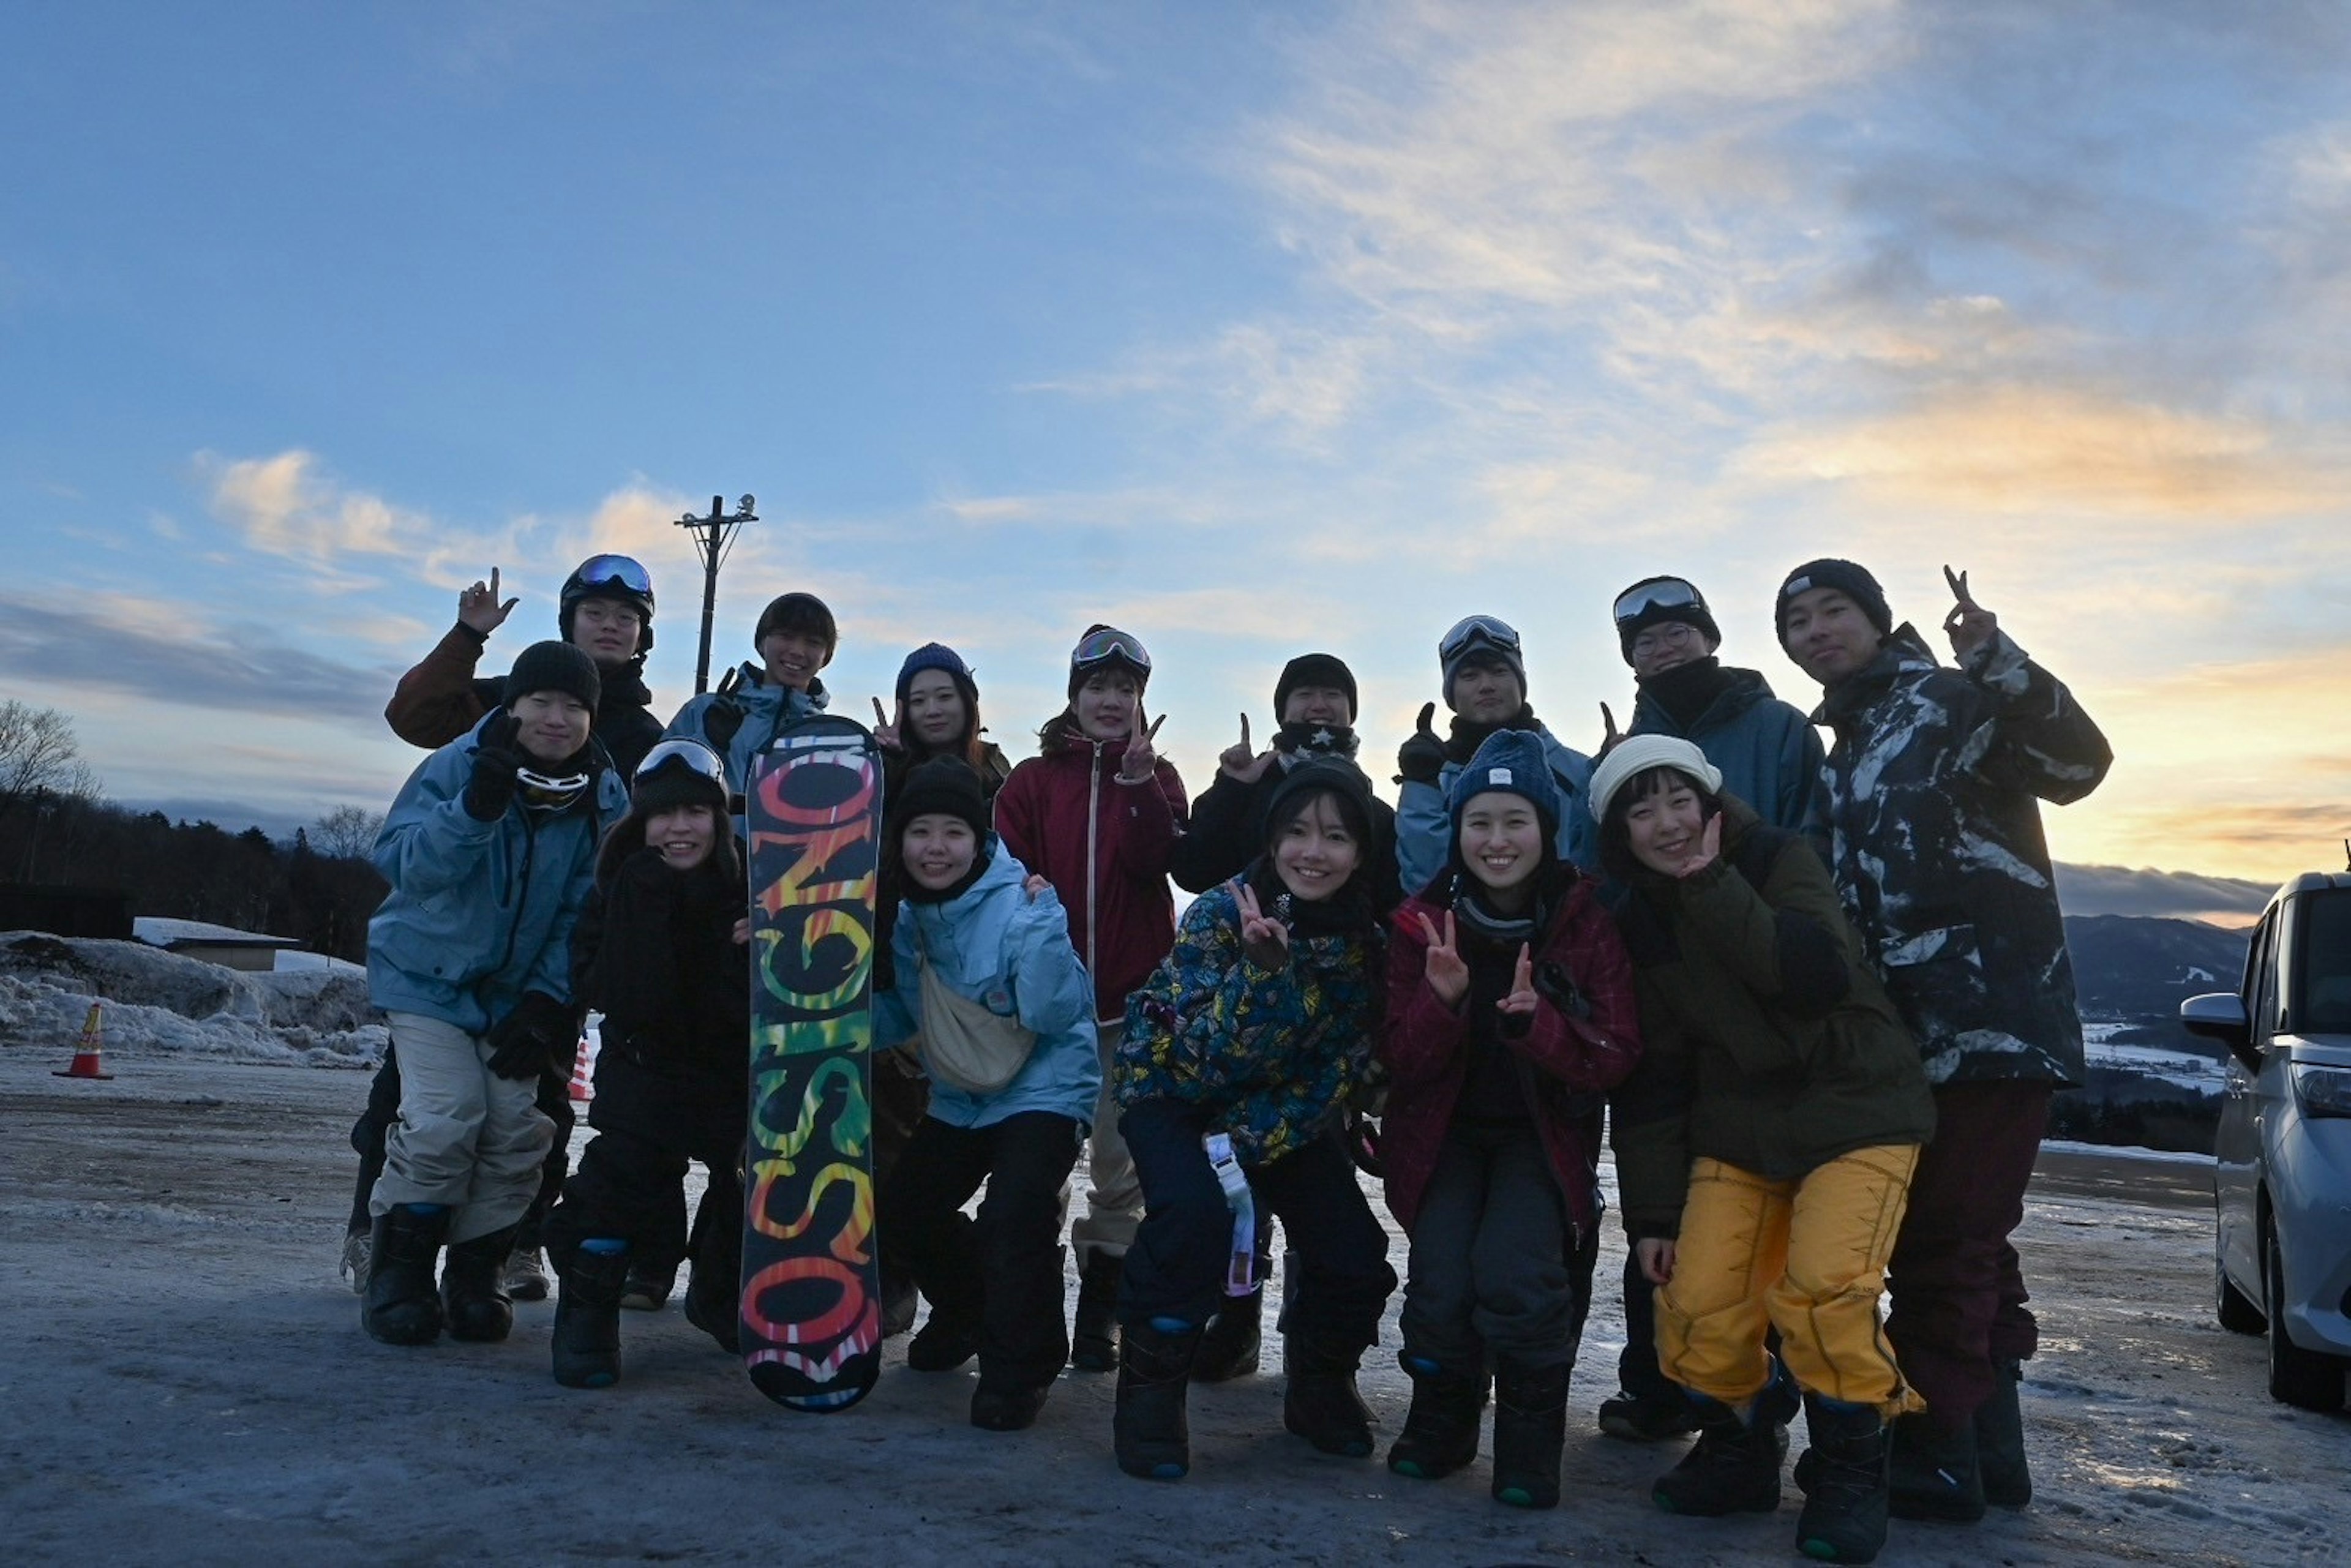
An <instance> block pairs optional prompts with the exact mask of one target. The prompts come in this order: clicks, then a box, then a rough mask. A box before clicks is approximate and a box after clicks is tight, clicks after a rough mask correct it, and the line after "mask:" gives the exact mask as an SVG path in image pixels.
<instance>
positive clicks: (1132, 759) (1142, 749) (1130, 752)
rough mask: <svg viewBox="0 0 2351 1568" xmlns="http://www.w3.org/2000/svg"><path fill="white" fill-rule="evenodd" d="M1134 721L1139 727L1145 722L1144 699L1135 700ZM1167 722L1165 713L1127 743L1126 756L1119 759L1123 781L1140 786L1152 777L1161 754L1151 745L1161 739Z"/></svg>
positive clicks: (1120, 775) (1119, 773)
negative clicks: (1160, 733) (1161, 731)
mask: <svg viewBox="0 0 2351 1568" xmlns="http://www.w3.org/2000/svg"><path fill="white" fill-rule="evenodd" d="M1134 719H1135V723H1137V724H1138V725H1139V724H1141V723H1142V722H1143V699H1141V698H1140V697H1138V698H1136V699H1135V703H1134ZM1166 722H1167V716H1166V715H1165V714H1164V713H1163V714H1161V715H1160V716H1158V717H1157V718H1155V719H1153V720H1152V721H1151V727H1150V728H1149V729H1145V730H1141V731H1139V732H1138V733H1137V734H1135V735H1134V737H1132V738H1130V739H1129V740H1128V741H1127V743H1126V754H1125V755H1124V756H1123V757H1121V758H1119V759H1118V776H1119V777H1120V778H1121V779H1124V780H1125V781H1126V782H1127V783H1129V784H1140V783H1142V782H1143V781H1144V779H1149V778H1150V777H1151V773H1152V770H1153V769H1154V768H1157V767H1158V766H1159V753H1158V752H1156V751H1155V750H1154V749H1152V745H1151V743H1152V742H1153V741H1155V740H1156V739H1158V738H1159V727H1160V726H1161V725H1163V724H1165V723H1166Z"/></svg>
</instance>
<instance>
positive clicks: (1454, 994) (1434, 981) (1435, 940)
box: [1412, 909, 1469, 1008]
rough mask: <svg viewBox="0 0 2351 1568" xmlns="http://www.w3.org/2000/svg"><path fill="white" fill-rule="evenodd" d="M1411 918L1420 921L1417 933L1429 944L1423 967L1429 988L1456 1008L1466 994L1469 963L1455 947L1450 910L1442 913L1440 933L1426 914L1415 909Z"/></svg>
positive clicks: (1447, 1004)
mask: <svg viewBox="0 0 2351 1568" xmlns="http://www.w3.org/2000/svg"><path fill="white" fill-rule="evenodd" d="M1412 917H1413V918H1414V919H1415V920H1417V921H1419V922H1420V934H1421V936H1423V937H1424V938H1426V941H1427V943H1428V956H1427V962H1426V968H1425V969H1424V970H1423V971H1422V972H1423V973H1424V974H1426V976H1427V977H1428V988H1429V989H1430V990H1432V991H1435V992H1436V993H1437V1000H1438V1001H1440V1002H1443V1003H1444V1004H1445V1005H1446V1006H1447V1007H1448V1008H1458V1007H1459V1006H1460V1005H1461V998H1464V997H1466V996H1468V994H1469V966H1468V962H1467V961H1465V960H1464V959H1463V958H1462V956H1461V949H1460V948H1459V947H1458V946H1455V942H1456V937H1455V936H1454V929H1453V911H1451V910H1449V909H1448V910H1447V911H1446V912H1445V935H1444V936H1438V935H1437V926H1436V925H1435V924H1434V923H1433V922H1431V921H1430V919H1429V918H1428V916H1427V915H1424V914H1422V913H1421V912H1420V911H1418V910H1415V911H1413V916H1412Z"/></svg>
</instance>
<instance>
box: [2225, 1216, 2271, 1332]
mask: <svg viewBox="0 0 2351 1568" xmlns="http://www.w3.org/2000/svg"><path fill="white" fill-rule="evenodd" d="M2212 1302H2213V1316H2215V1317H2217V1318H2219V1319H2220V1326H2221V1327H2222V1328H2224V1329H2227V1330H2228V1331H2229V1332H2230V1333H2261V1332H2262V1330H2263V1329H2265V1328H2267V1327H2269V1319H2268V1318H2267V1317H2265V1316H2263V1315H2262V1309H2261V1303H2259V1302H2258V1301H2254V1300H2253V1299H2252V1297H2250V1296H2248V1295H2246V1294H2245V1292H2244V1291H2240V1290H2239V1289H2237V1287H2236V1286H2234V1285H2232V1284H2231V1283H2230V1282H2229V1270H2227V1269H2226V1268H2224V1267H2222V1266H2221V1262H2220V1239H2219V1238H2218V1237H2215V1238H2214V1239H2213V1243H2212Z"/></svg>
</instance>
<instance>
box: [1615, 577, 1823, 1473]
mask: <svg viewBox="0 0 2351 1568" xmlns="http://www.w3.org/2000/svg"><path fill="white" fill-rule="evenodd" d="M1614 611H1615V621H1616V642H1617V646H1618V647H1619V649H1621V650H1622V652H1623V653H1624V655H1625V663H1626V664H1630V665H1631V666H1633V678H1634V681H1635V685H1636V687H1637V693H1638V695H1635V697H1634V699H1633V721H1632V723H1631V724H1630V725H1629V726H1628V727H1626V729H1625V734H1627V735H1669V736H1677V737H1681V738H1683V739H1686V740H1688V741H1691V742H1693V743H1694V744H1695V745H1696V746H1697V747H1698V749H1699V750H1700V751H1702V752H1704V753H1705V754H1706V759H1707V761H1708V762H1709V763H1711V764H1713V765H1714V766H1715V767H1716V768H1719V769H1720V771H1721V773H1722V777H1723V785H1724V788H1725V789H1728V790H1729V792H1730V793H1732V794H1734V795H1736V796H1738V797H1739V798H1740V800H1745V801H1748V802H1749V803H1750V809H1752V810H1754V811H1755V812H1756V814H1757V815H1759V816H1760V817H1761V818H1762V820H1763V821H1764V822H1765V823H1766V824H1768V825H1769V826H1771V827H1775V828H1782V829H1785V830H1786V831H1790V832H1793V833H1802V835H1804V837H1805V838H1806V839H1807V840H1808V841H1810V842H1811V843H1812V845H1813V848H1814V849H1815V850H1816V851H1818V852H1820V854H1821V856H1822V857H1823V860H1825V859H1826V857H1827V854H1828V827H1827V822H1826V820H1825V818H1824V817H1823V802H1824V800H1825V797H1824V795H1823V788H1822V783H1821V761H1822V753H1821V737H1820V732H1819V731H1818V730H1815V729H1814V728H1813V725H1812V721H1811V719H1809V718H1808V717H1806V716H1805V715H1804V712H1803V710H1802V709H1801V708H1798V707H1796V706H1793V705H1792V704H1789V703H1783V702H1782V701H1780V700H1779V699H1778V698H1777V697H1775V696H1773V695H1771V686H1770V685H1769V684H1768V683H1766V682H1765V680H1764V679H1763V677H1762V676H1761V674H1758V673H1757V672H1755V671H1753V670H1740V669H1733V668H1730V667H1728V666H1726V665H1725V664H1723V663H1722V661H1721V660H1720V659H1719V658H1718V657H1716V653H1715V651H1716V650H1717V649H1718V648H1719V647H1720V646H1721V645H1722V632H1721V630H1720V629H1719V627H1717V626H1716V624H1715V621H1714V615H1713V612H1711V611H1709V610H1708V608H1707V602H1706V596H1705V595H1704V594H1702V593H1700V592H1699V591H1698V585H1697V584H1695V583H1693V582H1690V581H1689V580H1687V579H1684V578H1679V577H1646V578H1643V579H1642V580H1640V581H1638V582H1636V583H1635V584H1633V586H1632V587H1630V588H1628V589H1626V590H1625V591H1624V592H1622V593H1620V594H1618V595H1617V596H1616V602H1615V606H1614ZM1601 711H1602V713H1603V714H1604V715H1605V714H1606V712H1607V710H1606V708H1605V707H1603V708H1602V710H1601ZM1610 728H1611V731H1612V736H1611V739H1612V741H1613V739H1614V735H1613V731H1614V724H1613V722H1612V724H1611V726H1610ZM1624 1282H1625V1349H1624V1351H1623V1352H1622V1354H1619V1355H1618V1357H1617V1360H1616V1375H1617V1385H1618V1389H1619V1392H1618V1393H1617V1394H1616V1395H1615V1396H1614V1397H1612V1398H1608V1399H1604V1400H1602V1401H1601V1402H1600V1429H1601V1430H1602V1431H1604V1432H1605V1433H1607V1434H1608V1435H1609V1436H1610V1437H1623V1438H1625V1439H1626V1440H1627V1441H1631V1442H1650V1441H1654V1440H1656V1439H1658V1438H1661V1437H1678V1436H1680V1435H1681V1434H1683V1433H1686V1432H1690V1431H1694V1430H1696V1429H1697V1426H1698V1417H1697V1415H1696V1413H1695V1411H1694V1410H1693V1408H1692V1406H1691V1405H1690V1402H1689V1401H1688V1400H1687V1399H1685V1398H1684V1397H1683V1396H1682V1391H1681V1390H1680V1389H1678V1388H1677V1387H1675V1386H1674V1385H1672V1384H1671V1383H1669V1382H1667V1379H1666V1375H1665V1374H1664V1373H1662V1372H1660V1371H1659V1370H1658V1369H1657V1341H1656V1330H1655V1326H1654V1323H1655V1319H1654V1316H1653V1309H1652V1296H1653V1293H1654V1291H1655V1290H1656V1287H1655V1286H1653V1285H1651V1284H1650V1283H1649V1281H1648V1279H1647V1277H1646V1275H1644V1274H1643V1273H1642V1272H1641V1266H1640V1260H1639V1259H1637V1258H1635V1257H1634V1256H1633V1255H1631V1254H1630V1253H1627V1254H1626V1255H1625V1276H1624Z"/></svg>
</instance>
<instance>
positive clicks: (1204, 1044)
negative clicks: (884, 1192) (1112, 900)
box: [1112, 761, 1395, 1480]
mask: <svg viewBox="0 0 2351 1568" xmlns="http://www.w3.org/2000/svg"><path fill="white" fill-rule="evenodd" d="M1377 821H1378V819H1377V818H1376V817H1375V816H1374V813H1373V810H1372V808H1371V787H1370V784H1369V783H1368V781H1367V780H1365V779H1364V776H1363V774H1362V772H1361V771H1360V770H1359V769H1356V768H1352V767H1347V766H1344V765H1343V764H1341V763H1338V762H1335V761H1317V762H1311V763H1308V764H1305V765H1304V766H1301V767H1299V768H1293V769H1291V770H1290V773H1289V774H1288V776H1287V777H1286V778H1284V779H1283V780H1282V783H1281V787H1280V789H1279V790H1277V791H1276V792H1275V794H1274V797H1273V799H1272V800H1270V801H1269V802H1268V803H1267V810H1266V828H1265V838H1264V841H1263V848H1262V849H1261V850H1260V852H1259V855H1258V857H1257V859H1256V860H1255V861H1254V862H1251V864H1250V866H1249V870H1248V871H1247V872H1245V873H1242V874H1241V875H1240V876H1238V877H1236V878H1234V879H1233V880H1232V881H1231V882H1228V883H1225V884H1223V885H1222V886H1220V887H1217V888H1214V889H1212V890H1210V891H1209V892H1207V893H1206V894H1202V895H1201V896H1200V897H1199V898H1198V899H1196V900H1195V901H1194V903H1193V904H1192V906H1191V907H1190V908H1189V909H1187V910H1186V911H1185V913H1184V923H1183V926H1182V928H1181V930H1180V931H1179V932H1178V933H1177V936H1176V939H1175V948H1174V950H1173V951H1172V952H1170V953H1169V954H1168V956H1166V957H1165V959H1164V960H1162V961H1161V963H1160V964H1159V966H1158V967H1157V968H1155V969H1154V970H1153V971H1152V973H1151V975H1150V977H1148V978H1147V979H1146V980H1145V981H1144V983H1143V985H1142V986H1141V987H1140V988H1138V989H1137V990H1136V991H1135V992H1134V994H1133V995H1132V996H1131V997H1129V998H1127V1008H1126V1029H1125V1031H1124V1038H1123V1041H1122V1043H1121V1044H1120V1047H1119V1051H1118V1056H1117V1059H1116V1061H1115V1063H1114V1065H1113V1079H1114V1081H1115V1093H1116V1096H1117V1101H1118V1103H1119V1105H1120V1106H1121V1107H1122V1113H1121V1119H1120V1120H1121V1127H1120V1130H1121V1133H1122V1134H1123V1137H1124V1138H1125V1141H1126V1146H1127V1148H1128V1149H1129V1150H1130V1151H1132V1153H1133V1156H1134V1166H1135V1170H1136V1173H1137V1175H1138V1176H1140V1178H1141V1182H1142V1188H1143V1196H1144V1202H1145V1205H1146V1211H1145V1214H1144V1220H1143V1224H1142V1226H1141V1228H1139V1229H1138V1230H1137V1231H1136V1233H1135V1238H1134V1246H1133V1247H1132V1248H1130V1249H1128V1251H1127V1254H1126V1261H1125V1270H1124V1275H1123V1283H1122V1285H1121V1287H1120V1291H1119V1300H1118V1316H1119V1324H1120V1360H1119V1375H1118V1402H1117V1409H1116V1414H1115V1416H1113V1424H1112V1431H1113V1438H1114V1444H1115V1448H1116V1450H1117V1456H1118V1464H1119V1468H1120V1469H1123V1470H1124V1471H1125V1472H1126V1473H1127V1474H1129V1475H1133V1476H1140V1477H1143V1478H1144V1479H1167V1480H1172V1479H1176V1478H1178V1477H1181V1476H1182V1475H1184V1474H1185V1473H1186V1471H1187V1470H1188V1469H1190V1468H1191V1443H1190V1431H1189V1426H1188V1423H1187V1421H1186V1415H1185V1405H1186V1387H1187V1385H1189V1383H1190V1381H1191V1375H1192V1364H1193V1358H1194V1356H1195V1354H1196V1352H1197V1351H1198V1348H1199V1343H1200V1335H1201V1332H1202V1328H1203V1326H1204V1325H1205V1324H1206V1323H1207V1321H1208V1318H1209V1316H1210V1314H1211V1313H1213V1312H1215V1311H1216V1310H1217V1302H1218V1301H1219V1299H1220V1297H1221V1296H1222V1295H1224V1294H1225V1293H1227V1292H1230V1291H1236V1290H1246V1289H1248V1288H1249V1284H1250V1282H1251V1281H1249V1271H1250V1258H1251V1254H1252V1251H1253V1248H1252V1244H1251V1243H1252V1238H1251V1237H1250V1235H1249V1230H1250V1228H1251V1224H1252V1223H1253V1221H1254V1217H1255V1215H1256V1214H1258V1213H1259V1212H1264V1211H1270V1212H1272V1213H1274V1214H1276V1215H1278V1216H1280V1219H1281V1222H1282V1224H1283V1225H1284V1226H1285V1227H1286V1228H1288V1231H1289V1236H1290V1246H1291V1247H1292V1249H1294V1253H1295V1256H1296V1257H1297V1259H1298V1269H1297V1272H1296V1274H1295V1276H1294V1277H1293V1280H1292V1289H1291V1291H1290V1301H1289V1307H1288V1321H1287V1326H1288V1329H1289V1334H1290V1339H1289V1385H1288V1387H1287V1389H1286V1390H1285V1391H1284V1394H1283V1396H1282V1420H1283V1424H1284V1425H1285V1426H1287V1427H1289V1428H1290V1431H1292V1432H1294V1433H1296V1434H1298V1435H1299V1436H1301V1437H1304V1438H1306V1439H1307V1441H1309V1442H1310V1443H1311V1444H1312V1445H1313V1446H1314V1447H1315V1448H1318V1449H1320V1450H1321V1451H1322V1452H1324V1453H1327V1454H1337V1455H1343V1456H1348V1457H1353V1458H1362V1457H1364V1456H1366V1455H1368V1454H1370V1452H1371V1451H1372V1433H1371V1427H1370V1423H1369V1417H1368V1414H1367V1413H1366V1412H1365V1410H1364V1405H1363V1401H1362V1400H1361V1399H1360V1398H1359V1397H1358V1396H1357V1395H1356V1392H1355V1368H1356V1365H1357V1364H1358V1362H1359V1361H1360V1360H1361V1358H1362V1356H1363V1353H1364V1349H1365V1348H1366V1347H1367V1346H1369V1345H1371V1344H1374V1343H1377V1341H1378V1339H1379V1324H1380V1313H1381V1311H1382V1309H1383V1308H1384V1306H1385V1304H1386V1301H1387V1298H1388V1296H1389V1294H1390V1293H1391V1292H1392V1291H1394V1290H1395V1270H1393V1269H1391V1268H1390V1267H1388V1262H1387V1234H1386V1232H1385V1231H1384V1230H1383V1229H1382V1228H1380V1223H1379V1221H1378V1220H1377V1219H1375V1218H1373V1215H1372V1211H1371V1207H1370V1205H1368V1204H1367V1203H1365V1202H1364V1194H1363V1189H1362V1187H1361V1186H1358V1185H1357V1183H1356V1180H1355V1168H1354V1166H1353V1162H1352V1160H1351V1159H1350V1158H1349V1156H1348V1153H1347V1149H1346V1145H1345V1144H1344V1142H1343V1139H1342V1137H1341V1133H1340V1123H1341V1117H1342V1113H1343V1111H1344V1109H1345V1106H1346V1103H1347V1100H1348V1097H1349V1095H1350V1094H1351V1093H1352V1092H1353V1091H1354V1090H1355V1089H1356V1088H1358V1087H1359V1086H1360V1085H1361V1084H1362V1083H1363V1082H1364V1079H1365V1076H1366V1074H1367V1073H1368V1072H1369V1071H1370V1070H1371V1064H1372V1030H1373V1026H1374V1019H1375V1013H1376V1009H1377V1006H1378V991H1379V964H1380V927H1379V920H1378V917H1377V916H1376V915H1374V913H1373V909H1372V898H1371V891H1370V890H1371V886H1372V883H1373V873H1372V869H1371V868H1372V867H1373V866H1374V865H1375V864H1377V863H1378V862H1379V859H1380V857H1381V856H1382V855H1383V854H1384V853H1385V852H1386V850H1387V845H1386V844H1385V843H1384V842H1383V841H1381V840H1380V838H1379V836H1378V827H1377Z"/></svg>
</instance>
